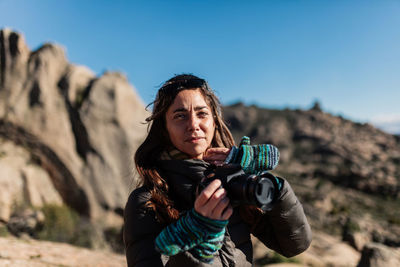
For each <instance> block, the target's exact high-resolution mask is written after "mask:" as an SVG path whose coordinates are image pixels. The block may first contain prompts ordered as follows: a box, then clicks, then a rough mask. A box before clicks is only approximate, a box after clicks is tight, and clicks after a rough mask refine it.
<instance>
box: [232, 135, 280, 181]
mask: <svg viewBox="0 0 400 267" xmlns="http://www.w3.org/2000/svg"><path fill="white" fill-rule="evenodd" d="M278 162H279V150H278V148H276V147H275V146H273V145H270V144H260V145H250V138H249V137H247V136H243V137H242V140H241V141H240V145H239V147H235V146H234V147H232V149H231V151H230V153H229V155H228V157H227V158H226V160H225V163H234V164H240V165H241V166H242V169H243V171H244V172H245V173H247V174H256V173H259V172H261V171H267V170H273V169H275V168H276V166H277V165H278Z"/></svg>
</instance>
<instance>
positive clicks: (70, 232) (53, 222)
mask: <svg viewBox="0 0 400 267" xmlns="http://www.w3.org/2000/svg"><path fill="white" fill-rule="evenodd" d="M41 210H42V211H43V213H44V216H45V220H44V222H43V226H42V228H41V230H40V231H39V232H38V233H37V236H36V237H37V238H38V239H43V240H49V241H55V242H66V243H70V244H73V245H77V246H82V247H91V245H92V242H91V227H90V223H89V222H88V221H87V220H85V219H84V218H81V217H80V216H79V215H78V213H77V212H75V211H74V210H73V209H71V208H69V207H68V206H65V205H62V206H59V205H54V204H47V205H45V206H43V207H42V208H41Z"/></svg>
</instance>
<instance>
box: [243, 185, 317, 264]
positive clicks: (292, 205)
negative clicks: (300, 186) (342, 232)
mask: <svg viewBox="0 0 400 267" xmlns="http://www.w3.org/2000/svg"><path fill="white" fill-rule="evenodd" d="M281 179H282V178H281ZM282 180H283V186H282V189H281V192H280V195H279V197H278V200H277V202H276V203H275V206H274V207H273V208H272V210H270V211H267V212H265V213H263V214H262V215H261V214H259V215H258V218H256V220H255V224H253V226H252V229H251V232H252V234H253V235H254V236H256V237H257V238H258V239H259V240H260V241H261V242H263V243H264V245H266V246H267V247H268V248H270V249H272V250H275V251H276V252H278V253H279V254H282V255H283V256H285V257H293V256H296V255H298V254H300V253H302V252H303V251H305V250H306V249H307V248H308V247H309V246H310V244H311V239H312V234H311V228H310V225H309V224H308V222H307V218H306V216H305V214H304V210H303V206H302V205H301V203H300V202H299V200H298V199H297V197H296V195H295V194H294V192H293V190H292V188H291V186H290V185H289V183H288V182H287V181H286V180H284V179H282Z"/></svg>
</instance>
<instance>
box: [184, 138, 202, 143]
mask: <svg viewBox="0 0 400 267" xmlns="http://www.w3.org/2000/svg"><path fill="white" fill-rule="evenodd" d="M203 139H204V137H198V136H195V137H190V138H188V139H186V140H185V141H186V142H188V143H197V142H199V141H200V140H203Z"/></svg>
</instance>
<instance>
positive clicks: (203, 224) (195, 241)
mask: <svg viewBox="0 0 400 267" xmlns="http://www.w3.org/2000/svg"><path fill="white" fill-rule="evenodd" d="M227 224H228V220H213V219H209V218H206V217H204V216H202V215H201V214H199V213H197V212H196V211H195V210H194V209H191V210H190V211H188V212H187V213H186V214H185V215H184V216H182V217H181V218H180V219H179V220H177V221H176V222H174V223H171V224H170V225H168V226H167V227H165V228H164V230H162V231H161V233H160V234H159V235H158V236H157V238H156V240H155V247H156V250H157V251H159V252H160V253H162V254H165V255H168V256H172V255H176V254H178V253H180V252H182V251H187V250H190V249H192V248H193V247H195V246H197V245H199V244H201V243H203V242H205V241H207V240H214V239H218V238H221V237H222V238H223V236H224V234H225V226H226V225H227Z"/></svg>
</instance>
